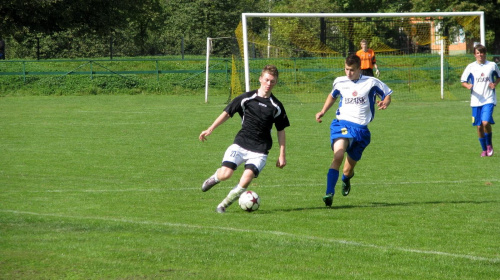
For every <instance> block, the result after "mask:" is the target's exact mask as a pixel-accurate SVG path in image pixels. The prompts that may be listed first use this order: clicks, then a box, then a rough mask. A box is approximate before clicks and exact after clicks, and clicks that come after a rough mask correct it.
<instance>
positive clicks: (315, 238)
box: [0, 209, 500, 263]
mask: <svg viewBox="0 0 500 280" xmlns="http://www.w3.org/2000/svg"><path fill="white" fill-rule="evenodd" d="M0 212H4V213H12V214H17V215H33V216H45V217H57V218H64V219H82V220H101V221H109V222H118V223H128V224H142V225H155V226H167V227H181V228H196V229H205V230H206V229H209V230H215V231H232V232H247V233H258V234H264V235H274V236H285V237H290V238H297V239H307V240H312V241H321V242H328V243H336V244H342V245H347V246H354V247H365V248H373V249H378V250H383V251H400V252H406V253H415V254H423V255H436V256H445V257H452V258H460V259H468V260H472V261H485V262H491V263H500V258H487V257H480V256H474V255H465V254H454V253H447V252H440V251H429V250H419V249H411V248H403V247H394V246H380V245H374V244H367V243H361V242H355V241H349V240H342V239H333V238H324V237H318V236H311V235H299V234H293V233H287V232H282V231H271V230H254V229H241V228H232V227H218V226H204V225H193V224H181V223H168V222H163V223H161V222H152V221H134V220H127V219H114V218H103V217H82V216H68V215H59V214H50V213H35V212H26V211H16V210H7V209H0Z"/></svg>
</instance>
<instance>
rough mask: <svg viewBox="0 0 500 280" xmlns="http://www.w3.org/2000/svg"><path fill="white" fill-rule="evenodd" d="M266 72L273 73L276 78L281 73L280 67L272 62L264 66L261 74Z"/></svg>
mask: <svg viewBox="0 0 500 280" xmlns="http://www.w3.org/2000/svg"><path fill="white" fill-rule="evenodd" d="M264 73H269V74H271V75H273V76H274V77H275V78H278V75H279V73H278V68H276V66H274V65H271V64H269V65H266V66H264V68H263V69H262V73H261V75H264Z"/></svg>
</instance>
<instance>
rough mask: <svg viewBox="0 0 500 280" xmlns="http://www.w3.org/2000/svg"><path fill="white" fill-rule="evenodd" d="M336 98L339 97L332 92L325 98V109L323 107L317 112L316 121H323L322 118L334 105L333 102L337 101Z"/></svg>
mask: <svg viewBox="0 0 500 280" xmlns="http://www.w3.org/2000/svg"><path fill="white" fill-rule="evenodd" d="M335 100H337V98H334V97H333V96H332V94H331V93H330V94H328V96H327V97H326V100H325V104H324V105H323V109H321V111H319V112H318V113H316V121H317V122H319V123H320V122H322V120H321V118H322V117H323V116H324V115H325V114H326V112H328V110H329V109H330V108H331V107H332V106H333V104H334V103H335Z"/></svg>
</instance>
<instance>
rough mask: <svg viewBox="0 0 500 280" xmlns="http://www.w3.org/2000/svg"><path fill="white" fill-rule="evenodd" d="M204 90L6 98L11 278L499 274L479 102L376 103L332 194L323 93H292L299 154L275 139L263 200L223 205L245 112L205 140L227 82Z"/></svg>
mask: <svg viewBox="0 0 500 280" xmlns="http://www.w3.org/2000/svg"><path fill="white" fill-rule="evenodd" d="M276 94H277V96H278V97H279V96H280V92H279V90H278V91H277V92H276ZM395 94H397V93H395ZM203 101H204V98H203V97H202V96H164V95H136V96H129V95H122V96H116V95H111V96H110V95H105V96H101V95H97V96H48V97H47V96H27V97H3V98H0V118H1V121H0V132H1V133H0V153H1V154H0V166H1V167H0V279H247V278H251V279H419V280H420V279H453V280H455V279H498V276H499V275H500V253H499V252H500V239H499V232H500V174H499V172H498V170H499V169H498V168H499V166H500V155H499V153H500V150H498V148H497V154H495V156H493V157H491V158H480V157H479V154H480V151H479V143H478V141H477V136H476V132H475V128H473V127H472V126H471V125H470V116H469V115H470V108H469V105H468V103H467V102H463V101H439V102H397V101H395V102H393V104H392V105H391V107H390V108H389V109H388V110H386V111H379V112H377V114H376V118H375V121H374V122H373V123H372V124H371V125H370V128H371V131H372V144H371V145H370V146H369V147H368V149H367V150H366V152H365V154H364V156H363V159H362V160H361V161H360V162H359V164H358V166H357V167H356V176H355V177H354V179H353V180H352V191H351V194H350V195H349V196H347V197H342V196H341V195H338V196H336V197H335V200H334V204H333V207H332V208H325V207H324V204H323V202H322V200H321V198H322V196H323V194H324V190H325V181H326V172H327V168H328V166H329V164H330V161H331V157H332V153H331V151H330V150H329V143H328V142H329V139H328V135H329V131H328V130H329V121H325V122H324V123H322V124H318V123H316V122H315V121H314V115H315V113H316V112H317V111H318V110H320V108H321V106H322V104H320V103H316V104H314V103H309V104H299V103H290V104H285V106H286V108H287V112H288V115H289V117H290V121H291V124H292V126H291V127H289V128H288V129H287V148H288V150H287V152H288V153H287V159H288V165H287V166H286V167H285V168H284V169H283V170H280V169H278V168H276V167H274V162H275V160H276V157H277V149H276V147H275V148H274V149H273V150H272V151H271V154H270V156H269V160H268V165H267V167H266V168H265V169H264V171H263V173H262V174H261V176H260V177H259V178H258V179H256V180H255V181H254V182H253V183H252V185H251V189H252V190H254V191H256V192H257V193H258V194H259V195H260V196H261V199H262V205H261V208H260V209H259V210H258V211H256V212H253V213H247V212H244V211H242V210H240V209H239V208H238V207H237V205H233V206H231V207H230V208H229V209H228V211H227V213H226V214H224V215H221V214H218V213H216V212H215V207H216V205H217V204H218V203H219V202H220V201H221V200H222V199H223V198H224V197H225V195H226V194H227V193H228V191H229V190H230V189H231V188H232V187H233V186H234V185H235V184H236V182H237V179H238V177H239V175H240V174H241V169H239V170H238V171H237V172H236V173H235V177H234V178H232V179H231V180H229V181H227V182H223V183H221V184H219V185H217V186H216V187H214V188H213V189H212V190H210V191H209V192H206V193H202V192H201V190H200V187H201V183H202V182H203V180H204V179H206V178H207V177H208V176H210V175H211V174H212V173H213V172H214V171H215V169H216V168H217V167H218V166H219V163H220V160H221V159H222V155H223V152H224V150H225V148H226V147H227V146H228V145H229V144H230V143H231V142H232V140H233V137H234V135H235V133H236V131H237V130H238V128H239V125H240V121H239V120H238V119H237V118H235V119H231V120H229V121H228V122H227V123H225V124H224V125H223V126H221V127H219V128H218V129H217V130H216V131H215V132H214V134H213V135H211V136H210V137H209V141H208V142H206V143H201V142H200V141H199V140H198V135H199V133H200V132H201V131H202V130H203V129H205V128H206V127H208V126H209V125H210V124H211V122H212V121H213V120H214V119H215V118H216V117H217V116H218V115H219V114H220V112H221V111H222V109H223V108H224V101H226V97H222V96H219V97H217V96H216V97H213V98H212V97H211V99H210V103H209V104H204V102H203ZM333 112H334V111H333V110H332V111H331V112H329V113H328V114H327V116H325V120H327V119H328V120H330V119H331V118H333V115H334V114H333ZM495 118H496V119H497V121H498V120H500V115H499V114H498V110H497V111H495ZM496 128H497V127H495V126H494V131H497V130H495V129H496ZM497 133H498V132H495V133H494V143H497V147H498V143H499V142H498V141H499V140H498V137H497ZM275 138H276V137H275Z"/></svg>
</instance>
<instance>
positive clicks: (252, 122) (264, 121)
mask: <svg viewBox="0 0 500 280" xmlns="http://www.w3.org/2000/svg"><path fill="white" fill-rule="evenodd" d="M224 111H226V113H228V114H229V115H230V116H231V117H232V116H233V115H234V114H235V113H236V112H238V114H239V115H240V116H241V119H242V122H241V130H240V131H239V132H238V134H236V137H235V139H234V144H237V145H239V146H240V147H242V148H245V149H247V150H249V151H253V152H258V153H263V154H268V153H269V150H270V149H271V147H272V145H273V140H272V138H271V129H272V128H273V124H274V125H275V126H276V129H277V130H278V131H281V130H283V129H285V127H288V126H290V122H289V121H288V117H287V115H286V112H285V108H284V107H283V104H281V102H280V101H279V100H278V99H276V97H274V95H272V94H271V96H270V97H269V98H263V97H260V96H258V94H257V90H254V91H250V92H246V93H243V94H242V95H240V96H238V97H236V98H235V99H233V101H231V103H229V105H227V106H226V108H225V109H224Z"/></svg>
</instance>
